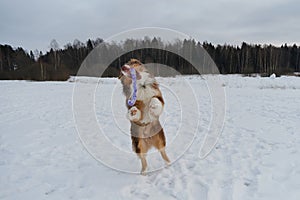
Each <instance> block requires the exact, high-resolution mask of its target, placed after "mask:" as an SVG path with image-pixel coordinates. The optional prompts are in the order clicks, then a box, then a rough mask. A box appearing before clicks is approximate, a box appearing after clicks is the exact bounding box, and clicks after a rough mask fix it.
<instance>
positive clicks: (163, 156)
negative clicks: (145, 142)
mask: <svg viewBox="0 0 300 200" xmlns="http://www.w3.org/2000/svg"><path fill="white" fill-rule="evenodd" d="M159 152H160V154H161V157H162V158H163V159H164V160H165V161H166V163H167V164H170V159H169V157H168V156H167V154H166V150H165V148H162V149H160V150H159Z"/></svg>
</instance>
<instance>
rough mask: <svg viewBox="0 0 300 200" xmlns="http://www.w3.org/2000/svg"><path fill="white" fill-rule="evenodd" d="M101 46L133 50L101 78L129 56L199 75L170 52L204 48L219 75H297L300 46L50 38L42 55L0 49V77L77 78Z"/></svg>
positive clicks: (113, 72)
mask: <svg viewBox="0 0 300 200" xmlns="http://www.w3.org/2000/svg"><path fill="white" fill-rule="evenodd" d="M99 44H101V46H102V47H103V48H105V53H107V54H109V55H117V53H118V52H120V50H124V49H125V50H126V49H130V48H132V47H136V49H137V50H133V51H130V52H127V53H126V54H124V55H121V56H119V57H117V58H116V60H114V61H113V62H112V63H111V64H110V66H109V67H108V68H107V70H106V71H105V72H104V74H103V76H107V77H115V76H118V75H119V67H120V66H121V65H122V64H124V63H125V62H127V61H128V60H129V59H130V58H137V59H139V60H141V61H142V62H143V63H160V64H164V65H167V66H170V67H173V68H174V69H176V70H177V71H178V72H179V73H181V74H195V73H197V71H196V70H195V69H194V68H193V66H191V65H192V64H191V63H189V62H188V61H187V60H185V59H184V58H183V57H181V56H179V55H177V54H174V53H172V52H170V51H168V49H172V50H174V52H181V53H182V55H184V54H189V55H190V56H197V55H198V54H197V52H201V50H203V49H205V50H206V51H207V52H208V54H209V55H210V56H211V58H212V59H213V60H214V62H215V63H216V65H217V67H218V69H219V71H220V73H222V74H233V73H238V74H252V73H258V74H262V75H270V74H272V73H276V74H278V75H282V74H290V73H293V72H299V71H300V47H298V46H297V45H296V44H294V45H292V46H290V45H287V44H284V45H282V46H280V47H277V46H273V45H260V44H247V43H245V42H243V43H242V44H241V45H240V46H234V45H228V44H224V45H213V44H211V43H208V42H203V43H200V42H196V41H195V40H192V39H185V40H176V41H175V42H173V43H164V42H163V41H162V40H161V39H160V38H155V37H154V38H152V39H151V38H149V37H145V38H144V39H141V40H135V39H127V40H126V41H124V42H122V43H104V41H103V40H102V39H96V40H90V39H89V40H88V41H86V42H85V43H83V42H81V41H79V40H74V42H73V43H72V44H71V43H68V44H66V45H65V46H64V47H63V48H60V47H59V44H58V43H57V41H56V40H52V41H51V42H50V46H49V47H50V50H49V51H48V52H46V53H42V52H41V51H38V50H34V51H30V52H27V51H25V50H24V49H23V48H21V47H18V48H13V47H11V46H10V45H0V79H2V80H3V79H10V80H16V79H18V80H39V81H44V80H67V79H68V78H69V77H70V76H74V75H76V73H77V71H78V69H79V67H80V65H81V63H82V62H83V60H84V59H85V58H86V56H87V55H88V54H89V53H90V52H91V51H92V50H93V49H94V48H95V47H96V46H98V45H99ZM152 44H155V46H159V47H161V48H159V49H158V48H139V47H145V46H147V45H148V46H150V47H151V46H152Z"/></svg>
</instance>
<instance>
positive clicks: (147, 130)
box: [119, 59, 170, 175]
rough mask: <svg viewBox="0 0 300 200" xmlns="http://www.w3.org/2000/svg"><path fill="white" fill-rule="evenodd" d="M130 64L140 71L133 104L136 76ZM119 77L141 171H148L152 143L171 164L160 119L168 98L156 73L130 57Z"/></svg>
mask: <svg viewBox="0 0 300 200" xmlns="http://www.w3.org/2000/svg"><path fill="white" fill-rule="evenodd" d="M130 68H133V69H135V72H136V88H137V93H136V102H135V103H134V105H133V106H129V105H128V104H127V102H128V100H129V99H130V98H131V97H132V91H133V80H132V77H131V73H130ZM119 79H120V80H121V83H122V85H123V93H124V95H125V97H126V106H127V108H128V112H127V118H128V119H129V120H130V123H131V128H130V131H131V140H132V149H133V151H134V152H135V153H136V154H137V155H138V157H139V158H140V159H141V164H142V169H141V174H143V175H145V174H146V169H147V161H146V154H147V152H148V150H149V149H150V148H151V147H155V148H156V149H158V150H159V152H160V154H161V156H162V158H163V159H164V161H165V162H166V163H167V164H169V163H170V160H169V158H168V156H167V154H166V151H165V146H166V138H165V134H164V130H163V128H162V126H161V124H160V122H159V116H160V115H161V114H162V112H163V108H164V99H163V97H162V93H161V91H160V89H159V85H158V83H157V82H156V80H155V78H154V76H153V75H151V74H150V73H149V72H148V71H147V69H146V68H145V66H144V65H143V64H142V63H141V62H140V61H139V60H137V59H130V61H129V62H127V63H126V64H125V65H123V66H122V67H121V72H120V76H119Z"/></svg>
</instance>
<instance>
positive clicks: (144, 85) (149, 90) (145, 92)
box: [137, 72, 159, 123]
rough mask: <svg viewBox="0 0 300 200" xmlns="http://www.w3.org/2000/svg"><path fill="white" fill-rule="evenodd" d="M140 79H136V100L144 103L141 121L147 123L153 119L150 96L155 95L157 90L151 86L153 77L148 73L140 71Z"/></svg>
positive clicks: (153, 80)
mask: <svg viewBox="0 0 300 200" xmlns="http://www.w3.org/2000/svg"><path fill="white" fill-rule="evenodd" d="M141 77H142V78H141V79H140V80H137V100H140V101H143V102H144V104H145V107H144V110H143V111H144V112H143V113H144V114H143V119H142V121H141V122H142V123H149V122H151V121H152V120H153V117H152V116H151V114H150V105H149V104H150V101H151V99H152V97H154V96H157V95H158V94H159V91H158V90H157V89H155V88H153V86H152V84H153V83H154V82H155V79H154V78H152V77H150V76H149V74H148V73H143V72H142V73H141Z"/></svg>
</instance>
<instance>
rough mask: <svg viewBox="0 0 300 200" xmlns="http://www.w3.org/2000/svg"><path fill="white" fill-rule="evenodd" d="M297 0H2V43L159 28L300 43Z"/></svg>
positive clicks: (27, 44)
mask: <svg viewBox="0 0 300 200" xmlns="http://www.w3.org/2000/svg"><path fill="white" fill-rule="evenodd" d="M299 22H300V1H299V0H251V1H250V0H206V1H203V0H186V1H184V0H152V1H149V0H120V1H114V0H86V1H84V0H63V1H62V0H51V1H50V0H47V1H45V0H26V1H24V0H0V44H9V45H12V46H13V47H23V48H24V49H26V50H35V49H38V50H42V51H47V50H49V49H50V42H51V40H52V39H55V40H56V41H57V42H58V44H59V45H60V47H63V46H64V45H66V44H67V43H73V41H74V40H75V39H78V40H80V41H82V42H86V41H87V40H88V39H96V38H102V39H104V40H105V39H106V38H109V37H111V36H112V35H115V34H118V33H120V32H123V31H127V30H130V29H134V28H142V27H161V28H168V29H173V30H176V31H179V32H182V33H185V34H187V35H189V36H191V37H192V38H195V39H196V40H197V41H200V42H202V41H208V42H212V43H213V44H225V43H226V44H232V45H240V44H241V43H242V42H243V41H245V42H247V43H255V44H273V45H277V46H279V45H281V44H285V43H287V44H294V43H295V44H297V45H300V37H299V35H300V25H299Z"/></svg>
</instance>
